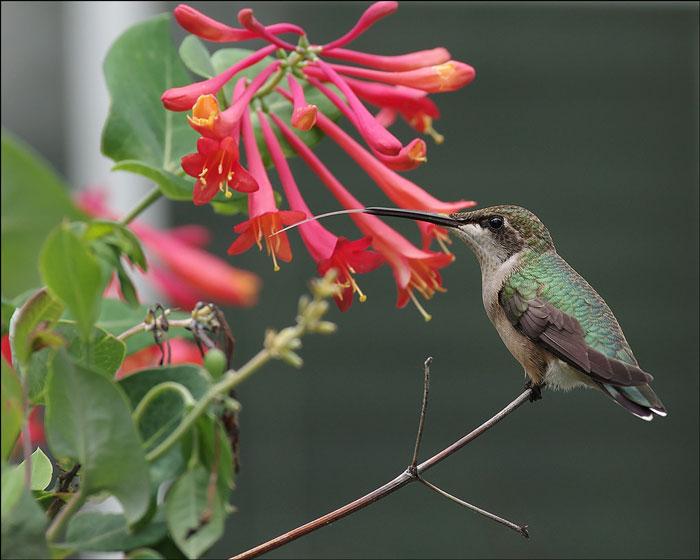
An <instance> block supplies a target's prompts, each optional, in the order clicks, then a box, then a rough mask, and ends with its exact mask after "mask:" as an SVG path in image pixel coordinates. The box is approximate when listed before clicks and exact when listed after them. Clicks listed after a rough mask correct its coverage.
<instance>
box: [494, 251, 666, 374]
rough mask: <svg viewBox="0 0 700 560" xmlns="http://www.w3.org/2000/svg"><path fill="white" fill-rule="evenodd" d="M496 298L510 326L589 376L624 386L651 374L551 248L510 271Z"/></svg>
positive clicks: (598, 301) (601, 302)
mask: <svg viewBox="0 0 700 560" xmlns="http://www.w3.org/2000/svg"><path fill="white" fill-rule="evenodd" d="M499 302H500V304H501V306H502V307H503V309H504V311H505V313H506V316H507V317H508V319H509V320H510V321H511V323H512V324H513V326H514V327H515V328H516V329H518V330H519V331H520V332H522V333H523V334H524V335H525V336H527V337H528V338H530V339H531V340H533V341H534V342H536V343H537V344H538V345H540V346H541V347H543V348H545V349H546V350H548V351H549V352H551V353H552V354H554V355H556V356H557V357H559V358H560V359H562V360H564V361H565V362H567V363H569V364H570V365H572V366H574V367H575V368H576V369H578V370H579V371H581V372H583V373H585V374H587V375H589V376H590V377H591V378H592V379H594V380H595V381H598V382H600V383H604V384H610V385H613V386H618V387H629V386H637V385H644V384H647V383H649V382H650V381H651V380H652V379H653V377H652V376H651V375H649V374H648V373H646V372H645V371H643V370H642V369H641V368H640V367H639V366H638V364H637V360H636V359H635V358H634V355H633V354H632V350H631V349H630V347H629V345H628V344H627V341H626V340H625V337H624V334H623V333H622V329H620V326H619V324H618V323H617V320H616V319H615V317H614V316H613V314H612V312H611V311H610V309H609V308H608V306H607V304H606V303H605V301H604V300H603V299H602V298H601V297H600V296H599V295H598V294H597V293H596V292H595V290H593V288H591V286H590V285H589V284H588V283H587V282H586V281H585V280H584V279H583V278H582V277H581V276H579V274H578V273H577V272H576V271H574V270H573V269H572V268H571V267H570V266H569V265H568V264H567V263H566V261H564V260H563V259H562V258H561V257H560V256H559V255H557V254H556V253H555V252H553V251H551V252H547V253H544V254H541V255H538V256H537V257H536V258H534V259H532V260H531V261H530V262H528V263H526V264H525V266H524V267H522V268H521V269H520V270H518V271H517V272H515V273H514V274H513V275H512V276H511V277H510V278H509V279H508V280H507V281H506V283H505V284H504V286H503V289H502V290H501V293H500V295H499Z"/></svg>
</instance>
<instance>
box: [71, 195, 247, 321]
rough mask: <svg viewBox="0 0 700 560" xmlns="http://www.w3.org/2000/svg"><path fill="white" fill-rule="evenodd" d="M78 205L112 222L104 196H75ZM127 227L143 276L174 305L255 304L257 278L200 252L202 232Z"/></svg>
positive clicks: (136, 224)
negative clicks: (141, 255)
mask: <svg viewBox="0 0 700 560" xmlns="http://www.w3.org/2000/svg"><path fill="white" fill-rule="evenodd" d="M77 202H78V206H79V207H80V208H81V209H82V210H84V211H85V212H86V213H87V214H89V215H91V216H96V217H100V218H107V219H112V220H113V219H116V218H117V216H115V215H114V214H113V213H112V212H111V211H110V210H109V209H108V208H107V206H106V205H105V197H104V194H103V193H101V192H99V191H97V190H94V189H93V190H88V191H84V192H82V193H80V194H79V195H78V201H77ZM129 228H130V229H131V230H132V231H133V232H134V233H135V234H136V236H137V237H138V238H139V239H140V240H141V242H142V243H143V247H144V249H145V251H146V253H147V255H148V262H149V265H150V266H149V271H148V273H147V274H146V278H147V279H148V280H149V281H151V282H152V283H153V284H155V286H156V287H157V288H158V289H159V291H161V292H163V293H164V294H165V295H166V296H167V297H168V299H169V300H170V301H171V302H172V303H173V304H175V305H178V306H180V307H182V308H184V309H191V308H192V307H193V306H194V304H195V303H197V302H198V301H212V302H214V303H217V304H220V305H236V306H243V307H249V306H252V305H255V303H257V299H258V292H259V291H260V284H261V283H260V279H259V278H258V276H257V275H256V274H254V273H252V272H248V271H247V270H241V269H239V268H235V267H233V266H231V265H229V264H228V263H227V262H226V261H224V260H223V259H220V258H218V257H216V256H214V255H212V254H211V253H208V252H207V251H205V250H203V249H202V246H203V245H205V244H206V243H207V242H208V232H207V231H206V230H205V229H204V228H202V227H200V226H185V227H178V228H174V229H172V230H165V231H160V230H157V229H155V228H152V227H149V226H147V225H146V224H142V223H141V222H139V221H134V222H132V223H131V224H129Z"/></svg>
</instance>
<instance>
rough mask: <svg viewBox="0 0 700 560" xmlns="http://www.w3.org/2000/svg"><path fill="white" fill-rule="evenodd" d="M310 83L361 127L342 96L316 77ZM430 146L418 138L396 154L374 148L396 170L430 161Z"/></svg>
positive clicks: (377, 154)
mask: <svg viewBox="0 0 700 560" xmlns="http://www.w3.org/2000/svg"><path fill="white" fill-rule="evenodd" d="M309 83H310V84H311V85H313V86H315V87H316V89H318V90H319V91H320V92H321V93H323V94H324V95H325V96H326V97H327V98H328V99H330V100H331V101H332V102H333V104H334V105H336V106H337V107H338V108H339V109H340V110H341V112H342V113H343V114H344V115H345V116H346V117H347V119H348V120H349V121H350V122H351V123H352V124H354V125H355V127H356V128H359V126H358V125H357V119H356V118H355V114H354V113H353V112H352V111H351V110H350V108H349V107H348V106H347V105H346V104H345V103H344V102H343V100H342V99H340V97H338V96H337V95H336V94H335V93H334V92H333V91H331V90H330V89H328V88H327V87H325V86H324V85H323V84H322V83H321V82H319V81H318V80H316V79H314V78H309ZM278 91H279V93H281V94H282V95H283V96H285V97H288V96H287V95H286V92H284V90H281V89H278ZM375 119H376V121H377V122H378V123H379V124H380V126H384V124H383V123H381V122H380V120H379V119H377V118H376V117H375ZM427 151H428V148H427V146H426V145H425V142H423V140H420V139H418V138H416V139H414V140H411V142H409V143H408V144H407V145H406V146H403V147H402V148H401V150H400V151H399V153H398V154H396V155H392V156H390V155H386V154H383V153H381V152H378V151H376V150H373V153H374V156H375V157H376V158H377V159H378V160H379V161H381V162H382V163H383V164H384V165H386V166H387V167H389V168H391V169H394V170H396V171H408V170H410V169H415V168H416V167H418V166H419V165H420V164H421V163H425V162H426V161H428V158H427Z"/></svg>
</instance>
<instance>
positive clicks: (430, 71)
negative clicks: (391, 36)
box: [331, 60, 476, 93]
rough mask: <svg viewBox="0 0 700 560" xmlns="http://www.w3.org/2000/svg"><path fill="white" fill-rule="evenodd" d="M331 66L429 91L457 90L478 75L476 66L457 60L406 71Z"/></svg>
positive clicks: (348, 73) (351, 74)
mask: <svg viewBox="0 0 700 560" xmlns="http://www.w3.org/2000/svg"><path fill="white" fill-rule="evenodd" d="M331 66H332V68H333V69H334V70H336V71H338V72H340V73H341V74H345V75H348V76H357V77H358V78H364V79H367V80H373V81H377V82H384V83H387V84H395V85H402V86H408V87H413V88H416V89H422V90H423V91H427V92H428V93H437V92H445V91H455V90H458V89H460V88H462V87H464V86H466V85H468V84H470V83H471V82H472V81H473V80H474V78H475V77H476V71H475V70H474V68H472V67H471V66H469V65H468V64H465V63H464V62H459V61H457V60H449V61H447V62H444V63H443V64H438V65H435V66H426V67H424V68H418V69H416V70H408V71H405V72H382V71H380V70H371V69H369V68H358V67H356V66H344V65H342V64H331Z"/></svg>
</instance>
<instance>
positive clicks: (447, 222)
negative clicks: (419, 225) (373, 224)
mask: <svg viewBox="0 0 700 560" xmlns="http://www.w3.org/2000/svg"><path fill="white" fill-rule="evenodd" d="M364 213H365V214H373V215H375V216H385V217H390V218H406V219H409V220H414V221H419V222H429V223H431V224H436V225H438V226H444V227H453V228H454V227H459V226H461V225H464V222H462V221H460V220H458V219H456V218H451V217H450V216H445V215H443V214H433V213H432V212H422V211H420V210H404V209H402V208H382V207H380V206H369V207H367V208H365V209H364Z"/></svg>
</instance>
